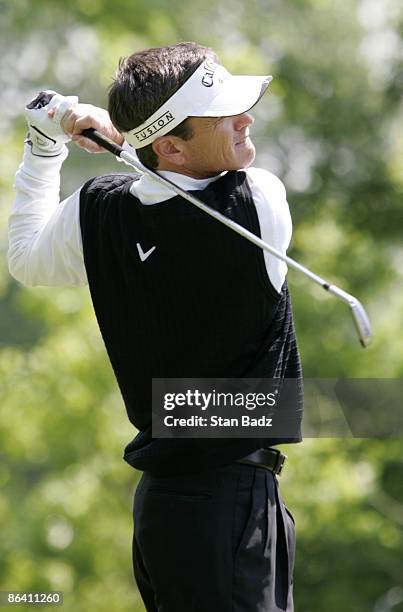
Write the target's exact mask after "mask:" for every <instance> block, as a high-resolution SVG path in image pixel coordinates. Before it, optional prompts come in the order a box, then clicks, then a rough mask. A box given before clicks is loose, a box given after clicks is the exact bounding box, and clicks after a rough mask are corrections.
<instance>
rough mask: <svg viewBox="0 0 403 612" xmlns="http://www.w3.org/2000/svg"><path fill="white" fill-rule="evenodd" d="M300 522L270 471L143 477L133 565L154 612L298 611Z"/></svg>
mask: <svg viewBox="0 0 403 612" xmlns="http://www.w3.org/2000/svg"><path fill="white" fill-rule="evenodd" d="M294 554H295V529H294V521H293V519H292V517H291V515H290V514H289V512H288V510H287V509H286V507H285V506H284V503H283V501H282V499H281V497H280V495H279V491H278V483H277V479H276V478H275V476H274V475H273V474H272V472H269V471H268V470H265V469H263V468H255V467H252V466H249V465H242V464H239V463H233V464H231V465H228V466H225V467H223V468H217V469H214V470H209V471H205V472H198V473H197V474H192V475H191V476H181V477H168V478H166V477H164V478H158V477H155V476H151V475H150V474H148V473H144V474H143V475H142V477H141V480H140V482H139V485H138V487H137V490H136V494H135V499H134V537H133V566H134V575H135V579H136V582H137V585H138V588H139V591H140V593H141V596H142V598H143V601H144V604H145V607H146V609H147V611H148V612H155V611H158V612H196V611H197V612H279V611H286V612H292V610H293V599H292V573H293V566H294Z"/></svg>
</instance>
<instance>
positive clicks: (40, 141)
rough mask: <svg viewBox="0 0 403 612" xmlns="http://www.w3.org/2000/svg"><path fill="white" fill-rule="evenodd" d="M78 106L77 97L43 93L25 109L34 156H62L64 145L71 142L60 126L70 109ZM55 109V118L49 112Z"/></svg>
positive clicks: (29, 141)
mask: <svg viewBox="0 0 403 612" xmlns="http://www.w3.org/2000/svg"><path fill="white" fill-rule="evenodd" d="M77 104H78V98H77V96H62V95H60V94H58V93H56V92H55V91H50V90H48V91H41V92H40V93H39V94H38V95H37V96H36V98H34V99H33V100H31V102H29V103H28V104H27V106H26V107H25V118H26V120H27V123H28V130H29V131H28V137H27V140H26V142H28V143H29V144H30V145H31V150H32V153H33V154H34V155H39V156H40V157H55V156H56V155H60V153H61V152H62V150H63V145H64V144H65V143H66V142H68V141H69V140H71V138H70V136H68V135H67V134H66V133H65V132H64V130H63V128H62V127H61V125H60V121H61V119H62V117H63V115H64V113H65V112H66V111H67V109H68V108H71V107H72V106H76V105H77ZM53 108H55V111H54V114H53V116H49V114H48V111H50V110H51V109H53Z"/></svg>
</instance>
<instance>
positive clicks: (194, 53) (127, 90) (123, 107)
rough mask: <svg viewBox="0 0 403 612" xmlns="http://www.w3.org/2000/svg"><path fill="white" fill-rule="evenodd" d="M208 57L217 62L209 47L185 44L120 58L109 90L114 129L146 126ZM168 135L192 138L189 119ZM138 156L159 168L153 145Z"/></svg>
mask: <svg viewBox="0 0 403 612" xmlns="http://www.w3.org/2000/svg"><path fill="white" fill-rule="evenodd" d="M207 57H209V58H210V57H211V58H212V59H213V60H214V61H218V58H217V56H216V54H215V53H214V51H213V50H212V49H210V48H209V47H203V46H202V45H198V44H197V43H194V42H182V43H178V44H176V45H171V46H169V47H160V48H153V49H146V50H145V51H140V52H139V53H133V55H130V57H126V58H121V59H120V61H119V66H118V70H117V72H116V75H115V79H114V81H113V83H112V85H111V87H110V89H109V99H108V110H109V115H110V117H111V120H112V123H113V124H114V126H115V127H116V128H117V129H118V130H119V131H120V132H128V131H129V130H131V129H133V128H134V127H137V126H138V125H141V124H142V123H144V121H145V120H146V119H147V118H148V117H150V116H151V115H152V114H153V113H155V111H156V110H157V109H158V108H159V107H160V106H162V104H164V102H165V101H166V100H168V98H170V97H171V96H172V95H173V94H174V93H175V91H177V90H178V89H179V88H180V87H181V86H182V85H183V83H184V82H185V81H186V80H187V79H188V78H189V77H190V76H191V75H192V74H193V72H194V71H195V70H196V69H197V68H198V67H199V66H200V64H201V63H202V62H203V60H204V59H206V58H207ZM169 134H172V135H173V136H178V137H179V138H182V139H183V140H189V139H190V138H191V137H192V135H193V133H192V131H191V129H189V125H188V120H187V119H185V120H184V121H182V123H180V124H179V125H177V126H176V127H175V128H174V129H173V130H171V131H170V132H169ZM137 155H138V157H139V159H140V161H141V162H142V163H143V164H144V165H145V166H148V167H150V168H157V167H158V157H157V155H156V154H155V153H154V151H153V148H152V144H150V145H147V146H146V147H143V148H142V149H137Z"/></svg>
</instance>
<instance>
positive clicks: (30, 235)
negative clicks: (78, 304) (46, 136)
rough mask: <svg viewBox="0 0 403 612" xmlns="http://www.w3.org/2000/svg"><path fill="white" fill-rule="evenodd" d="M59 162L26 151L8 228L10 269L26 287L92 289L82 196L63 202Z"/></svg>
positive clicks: (27, 149)
mask: <svg viewBox="0 0 403 612" xmlns="http://www.w3.org/2000/svg"><path fill="white" fill-rule="evenodd" d="M67 155H68V150H67V147H64V149H63V152H62V153H61V154H60V155H58V156H57V157H38V156H34V155H32V153H31V148H30V147H29V145H25V149H24V157H23V161H22V163H21V165H20V167H19V168H18V171H17V174H16V177H15V184H14V188H15V192H16V195H15V199H14V203H13V207H12V210H11V214H10V217H9V224H8V238H9V248H8V254H7V258H8V267H9V271H10V274H11V275H12V276H13V277H14V278H15V279H16V280H18V281H19V282H20V283H22V284H23V285H26V286H29V287H33V286H37V285H47V286H56V285H69V286H80V285H86V284H87V283H88V281H87V275H86V270H85V265H84V257H83V249H82V238H81V228H80V190H78V191H76V192H75V193H73V194H72V195H71V196H69V197H68V198H66V199H65V200H63V201H62V202H60V200H59V191H60V169H61V166H62V163H63V161H64V160H65V159H66V157H67Z"/></svg>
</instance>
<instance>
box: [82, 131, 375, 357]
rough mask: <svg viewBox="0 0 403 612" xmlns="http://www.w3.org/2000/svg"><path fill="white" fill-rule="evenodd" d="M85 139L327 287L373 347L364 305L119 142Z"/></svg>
mask: <svg viewBox="0 0 403 612" xmlns="http://www.w3.org/2000/svg"><path fill="white" fill-rule="evenodd" d="M83 136H86V137H87V138H89V139H90V140H92V141H93V142H96V143H97V144H98V145H100V146H101V147H103V148H104V149H106V150H107V151H110V152H111V153H113V154H114V155H116V156H117V157H120V158H121V159H122V160H123V161H125V162H127V163H128V164H129V165H130V166H132V167H133V168H134V169H135V170H137V171H138V172H140V173H142V174H148V175H149V176H151V177H152V178H153V179H154V180H155V181H158V182H159V183H160V184H161V185H164V186H165V187H169V188H170V189H172V191H174V192H175V193H177V194H178V195H179V196H181V197H182V198H184V199H185V200H187V201H188V202H190V203H191V204H193V205H194V206H197V207H198V208H200V209H201V210H203V211H204V212H206V213H207V214H209V215H211V216H212V217H214V218H215V219H217V221H220V222H221V223H223V224H224V225H226V226H227V227H229V228H230V229H232V230H233V231H235V232H237V233H238V234H240V235H241V236H243V237H244V238H246V240H249V241H250V242H252V243H253V244H255V245H256V246H258V247H259V248H261V249H263V250H264V251H268V252H269V253H271V254H272V255H274V256H275V257H278V259H281V260H282V261H284V262H286V263H287V265H289V266H290V267H291V268H294V270H299V272H302V273H303V274H305V276H308V278H310V279H312V280H313V281H315V282H316V283H317V284H318V285H320V286H321V287H323V289H325V290H326V291H328V292H329V293H331V294H332V295H334V296H336V297H337V298H339V299H341V300H342V301H343V302H345V303H346V304H347V305H348V306H349V308H350V310H351V313H352V315H353V320H354V324H355V327H356V330H357V333H358V337H359V339H360V342H361V345H362V346H363V347H364V348H365V347H367V346H368V345H369V344H370V343H371V340H372V331H371V323H370V321H369V318H368V315H367V313H366V312H365V309H364V307H363V305H362V304H361V303H360V302H359V301H358V300H357V298H355V297H354V296H353V295H350V294H349V293H346V292H345V291H343V290H342V289H339V287H337V286H336V285H332V284H330V283H328V282H327V281H326V280H324V279H323V278H321V277H320V276H318V275H317V274H315V273H314V272H312V271H311V270H309V269H308V268H306V267H305V266H303V265H302V264H300V263H298V262H297V261H295V260H294V259H291V257H288V255H283V254H282V253H280V251H277V249H275V248H274V247H272V246H270V245H269V244H267V243H266V242H264V240H262V239H261V238H259V237H258V236H256V235H255V234H253V233H252V232H250V231H249V230H247V229H246V228H244V227H242V226H241V225H238V223H235V221H232V220H231V219H229V218H228V217H225V216H224V215H222V214H221V213H219V212H218V211H216V210H214V209H213V208H210V206H207V205H206V204H204V202H202V201H201V200H199V199H198V198H196V197H194V196H193V195H192V194H191V193H189V192H187V191H184V190H183V189H181V188H180V187H178V186H177V185H175V183H173V182H172V181H170V180H169V179H166V178H163V177H162V176H160V175H159V174H158V173H157V172H154V171H153V170H151V169H150V168H147V167H146V166H143V165H142V164H140V162H139V160H138V158H137V157H136V156H135V155H133V154H131V153H130V152H129V151H126V150H124V149H122V147H120V146H119V145H117V144H116V143H115V142H113V141H112V140H110V139H109V138H106V137H105V136H103V135H102V134H101V133H100V132H98V131H97V130H94V129H93V128H88V129H86V130H83Z"/></svg>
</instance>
